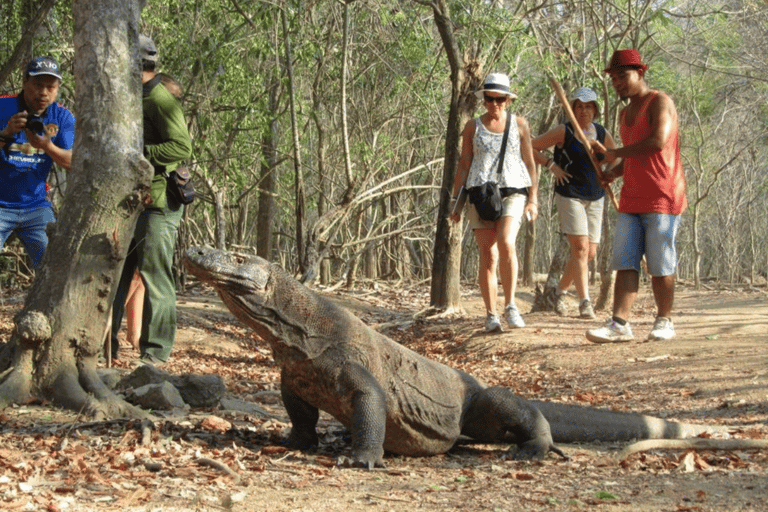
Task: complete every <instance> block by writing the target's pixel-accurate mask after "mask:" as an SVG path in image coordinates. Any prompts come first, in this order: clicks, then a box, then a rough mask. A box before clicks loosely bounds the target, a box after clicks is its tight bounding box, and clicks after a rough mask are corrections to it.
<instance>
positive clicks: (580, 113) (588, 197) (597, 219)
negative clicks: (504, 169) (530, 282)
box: [533, 87, 616, 318]
mask: <svg viewBox="0 0 768 512" xmlns="http://www.w3.org/2000/svg"><path fill="white" fill-rule="evenodd" d="M570 101H571V108H572V110H573V113H574V116H575V117H576V119H577V121H578V122H579V126H580V127H581V129H582V130H583V131H584V133H585V135H586V136H587V138H589V139H590V140H599V141H600V142H601V143H602V144H604V145H605V146H606V147H608V148H614V147H616V144H615V143H614V141H613V137H611V134H610V133H608V132H607V131H606V129H605V128H604V127H603V126H601V125H599V124H597V123H595V122H594V119H595V118H596V117H597V116H598V115H599V114H600V106H599V105H598V103H597V94H595V92H594V91H593V90H592V89H590V88H589V87H579V88H578V89H576V91H574V93H573V95H572V96H571V98H570ZM553 146H554V148H555V150H554V155H553V156H552V157H551V158H547V157H546V156H544V154H542V153H541V152H542V151H543V150H545V149H548V148H551V147H553ZM533 149H534V159H535V160H536V162H538V163H539V164H541V165H544V166H545V167H546V168H547V169H549V170H550V171H551V172H552V175H553V176H554V178H555V204H556V206H557V212H558V216H559V218H560V229H561V230H562V232H563V233H565V235H566V236H567V237H568V244H569V246H570V250H571V255H570V259H569V260H568V263H567V264H566V266H565V270H564V271H563V276H562V278H561V279H560V283H559V284H558V287H557V291H556V292H555V297H556V300H555V312H556V313H557V314H558V315H561V316H562V315H565V314H566V313H567V307H566V303H565V296H566V292H567V290H568V288H569V287H570V286H571V285H572V284H573V285H575V287H576V293H577V294H578V295H579V316H580V317H581V318H594V317H595V312H594V309H593V308H592V302H591V301H590V298H589V283H588V273H589V262H590V260H592V259H593V258H594V257H595V255H596V254H597V246H598V245H599V244H600V235H601V232H602V219H603V204H604V200H603V198H604V196H605V190H604V189H603V188H602V187H601V186H600V181H599V180H598V177H597V172H596V171H595V168H594V166H593V165H592V162H591V161H590V158H589V155H588V153H587V150H586V149H585V148H584V146H583V145H582V144H581V143H580V142H579V141H578V139H577V138H576V136H575V134H574V131H573V127H572V126H571V123H570V122H567V123H565V124H561V125H559V126H556V127H555V128H552V129H551V130H549V131H548V132H546V133H544V134H542V135H540V136H538V137H537V138H535V139H534V140H533ZM598 159H602V155H598Z"/></svg>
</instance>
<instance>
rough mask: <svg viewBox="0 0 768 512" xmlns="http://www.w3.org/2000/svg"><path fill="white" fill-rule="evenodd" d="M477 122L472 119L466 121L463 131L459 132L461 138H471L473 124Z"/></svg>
mask: <svg viewBox="0 0 768 512" xmlns="http://www.w3.org/2000/svg"><path fill="white" fill-rule="evenodd" d="M476 122H477V120H476V119H474V118H472V119H470V120H469V121H467V124H465V125H464V129H463V130H462V131H461V134H462V135H463V136H465V137H466V136H470V137H471V136H472V135H474V134H475V123H476Z"/></svg>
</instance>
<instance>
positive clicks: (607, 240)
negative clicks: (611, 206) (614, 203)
mask: <svg viewBox="0 0 768 512" xmlns="http://www.w3.org/2000/svg"><path fill="white" fill-rule="evenodd" d="M609 219H610V217H609V210H608V205H607V204H606V206H605V208H604V209H603V235H602V237H601V239H602V240H603V243H602V244H601V245H600V252H599V254H598V256H599V261H598V262H596V263H597V268H598V270H599V272H600V293H599V294H598V296H597V301H596V302H595V309H596V310H598V311H601V310H605V309H608V308H609V307H610V312H613V306H612V305H611V306H609V305H608V302H609V300H610V298H611V295H612V294H611V290H613V279H614V274H613V270H611V253H612V252H613V225H612V223H611V221H610V220H609Z"/></svg>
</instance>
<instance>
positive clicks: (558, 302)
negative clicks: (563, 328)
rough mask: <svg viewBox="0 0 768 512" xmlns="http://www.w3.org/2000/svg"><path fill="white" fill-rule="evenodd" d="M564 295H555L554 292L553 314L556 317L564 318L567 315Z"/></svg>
mask: <svg viewBox="0 0 768 512" xmlns="http://www.w3.org/2000/svg"><path fill="white" fill-rule="evenodd" d="M565 295H566V293H565V292H563V293H557V292H555V307H554V310H555V313H556V314H557V316H565V315H567V314H568V306H566V304H565Z"/></svg>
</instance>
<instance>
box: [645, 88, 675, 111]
mask: <svg viewBox="0 0 768 512" xmlns="http://www.w3.org/2000/svg"><path fill="white" fill-rule="evenodd" d="M653 92H654V93H655V95H654V98H653V99H652V100H651V105H650V108H651V110H653V111H655V112H665V111H666V112H675V102H674V101H673V100H672V98H671V97H670V96H669V94H667V93H665V92H664V91H660V90H658V89H654V90H653Z"/></svg>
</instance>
